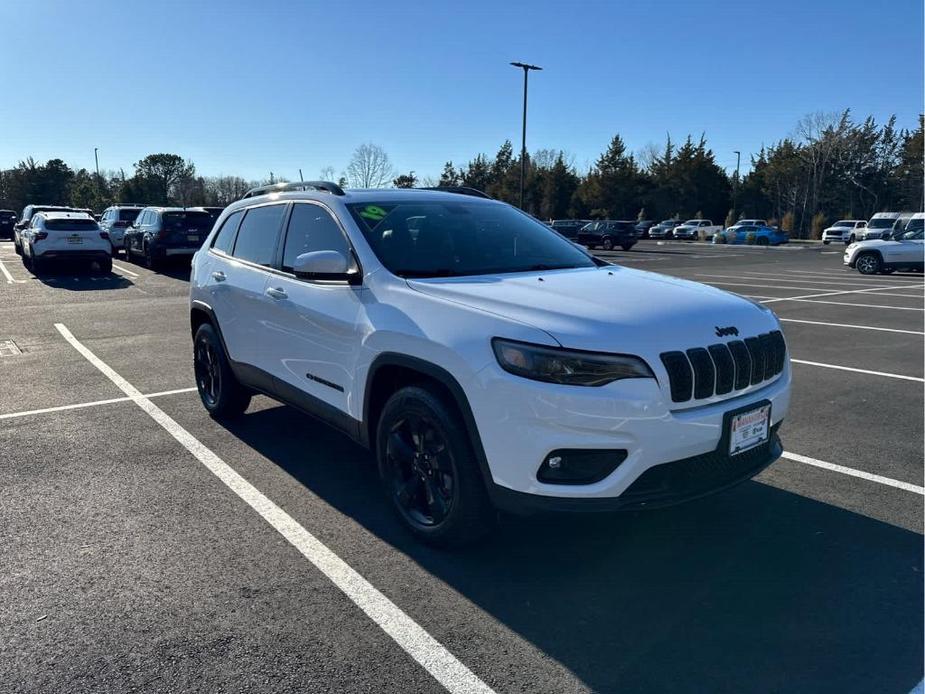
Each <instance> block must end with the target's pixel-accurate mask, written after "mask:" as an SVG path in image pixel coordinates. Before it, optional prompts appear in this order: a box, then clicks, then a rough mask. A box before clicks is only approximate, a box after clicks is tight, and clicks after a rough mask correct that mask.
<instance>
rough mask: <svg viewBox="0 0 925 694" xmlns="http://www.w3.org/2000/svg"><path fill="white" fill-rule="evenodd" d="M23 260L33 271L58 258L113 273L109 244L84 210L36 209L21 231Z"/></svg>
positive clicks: (43, 267)
mask: <svg viewBox="0 0 925 694" xmlns="http://www.w3.org/2000/svg"><path fill="white" fill-rule="evenodd" d="M19 236H20V239H21V243H22V262H23V265H25V266H26V267H28V268H30V269H31V270H32V271H33V272H34V273H36V274H38V273H40V272H42V271H43V270H44V269H46V267H47V266H48V265H49V264H50V263H52V262H54V261H58V260H68V261H87V262H89V263H92V264H95V265H96V267H97V269H98V270H99V272H100V273H101V274H107V275H108V274H109V273H110V272H112V244H111V243H110V242H109V234H107V233H106V232H105V231H103V230H102V229H100V225H99V224H98V223H97V221H96V220H95V219H93V217H91V216H90V215H88V214H86V213H85V212H55V211H46V212H37V213H35V214H33V215H32V218H31V220H30V222H29V226H27V227H26V228H25V229H22V230H20V234H19Z"/></svg>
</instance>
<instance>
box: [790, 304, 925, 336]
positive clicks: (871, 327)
mask: <svg viewBox="0 0 925 694" xmlns="http://www.w3.org/2000/svg"><path fill="white" fill-rule="evenodd" d="M848 305H850V306H854V305H855V304H848ZM777 320H779V321H780V322H782V323H807V324H809V325H825V326H828V327H831V328H857V329H858V330H880V331H882V332H885V333H904V334H906V335H925V332H921V331H919V330H899V329H898V328H878V327H877V326H874V325H852V324H850V323H825V322H823V321H818V320H800V319H799V318H781V317H780V316H778V318H777Z"/></svg>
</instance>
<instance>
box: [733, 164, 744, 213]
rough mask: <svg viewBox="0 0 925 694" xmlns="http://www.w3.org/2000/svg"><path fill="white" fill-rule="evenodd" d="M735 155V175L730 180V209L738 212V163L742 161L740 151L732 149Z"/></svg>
mask: <svg viewBox="0 0 925 694" xmlns="http://www.w3.org/2000/svg"><path fill="white" fill-rule="evenodd" d="M733 151H734V152H735V155H736V177H735V179H733V181H732V209H734V210H735V211H736V214H738V213H739V164H740V163H741V161H742V153H741V152H740V151H739V150H733Z"/></svg>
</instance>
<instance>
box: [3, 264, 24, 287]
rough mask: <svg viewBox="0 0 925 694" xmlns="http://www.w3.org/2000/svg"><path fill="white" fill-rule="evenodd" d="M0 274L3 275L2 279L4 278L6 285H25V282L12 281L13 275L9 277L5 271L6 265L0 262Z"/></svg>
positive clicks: (8, 272) (7, 271)
mask: <svg viewBox="0 0 925 694" xmlns="http://www.w3.org/2000/svg"><path fill="white" fill-rule="evenodd" d="M0 272H2V273H3V276H4V277H6V283H7V284H14V283H15V284H25V282H26V280H17V279H13V275H11V274H10V271H9V270H7V269H6V265H4V264H3V261H2V260H0Z"/></svg>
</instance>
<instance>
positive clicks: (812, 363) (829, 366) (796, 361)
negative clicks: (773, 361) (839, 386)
mask: <svg viewBox="0 0 925 694" xmlns="http://www.w3.org/2000/svg"><path fill="white" fill-rule="evenodd" d="M790 361H791V362H793V363H794V364H805V365H806V366H821V367H822V368H824V369H838V370H839V371H853V372H854V373H859V374H868V375H870V376H883V377H884V378H898V379H900V380H902V381H916V382H918V383H925V378H920V377H918V376H904V375H903V374H891V373H887V372H886V371H869V370H867V369H856V368H854V367H853V366H839V365H837V364H824V363H823V362H821V361H807V360H805V359H791V360H790Z"/></svg>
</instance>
